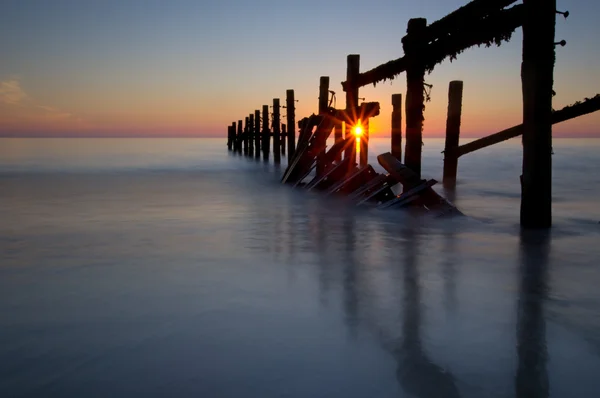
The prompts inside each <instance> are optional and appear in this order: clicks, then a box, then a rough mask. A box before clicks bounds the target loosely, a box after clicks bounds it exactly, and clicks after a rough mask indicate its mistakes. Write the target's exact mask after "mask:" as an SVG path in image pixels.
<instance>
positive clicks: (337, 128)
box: [333, 120, 344, 162]
mask: <svg viewBox="0 0 600 398" xmlns="http://www.w3.org/2000/svg"><path fill="white" fill-rule="evenodd" d="M343 133H344V132H343V122H342V121H341V120H338V121H336V122H335V125H334V126H333V137H334V143H335V144H337V143H338V142H340V141H343V140H344V136H343ZM335 161H336V162H341V161H342V153H341V152H340V153H339V155H337V156H336V158H335Z"/></svg>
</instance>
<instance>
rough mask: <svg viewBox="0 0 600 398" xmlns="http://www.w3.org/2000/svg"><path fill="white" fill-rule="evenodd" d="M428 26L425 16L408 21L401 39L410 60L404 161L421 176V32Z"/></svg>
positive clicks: (423, 78)
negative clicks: (404, 34) (405, 33)
mask: <svg viewBox="0 0 600 398" xmlns="http://www.w3.org/2000/svg"><path fill="white" fill-rule="evenodd" d="M426 26H427V20H426V19H425V18H414V19H411V20H409V21H408V27H407V30H406V32H407V35H406V36H405V37H404V39H402V46H403V47H404V53H405V54H406V57H407V59H408V60H409V65H408V68H407V70H406V149H405V151H404V153H405V163H406V166H407V167H408V168H410V169H411V170H412V171H414V172H415V173H416V174H417V176H418V177H419V178H421V153H422V146H423V119H424V116H423V111H424V108H425V96H424V93H423V90H424V85H423V84H424V81H425V66H424V65H423V61H422V54H423V45H424V43H423V40H422V32H423V31H424V30H425V28H426Z"/></svg>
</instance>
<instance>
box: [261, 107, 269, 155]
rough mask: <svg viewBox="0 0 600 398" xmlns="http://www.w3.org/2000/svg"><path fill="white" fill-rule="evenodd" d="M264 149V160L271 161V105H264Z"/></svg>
mask: <svg viewBox="0 0 600 398" xmlns="http://www.w3.org/2000/svg"><path fill="white" fill-rule="evenodd" d="M261 146H262V149H263V159H264V160H269V151H270V150H271V132H270V131H269V105H263V109H262V145H261Z"/></svg>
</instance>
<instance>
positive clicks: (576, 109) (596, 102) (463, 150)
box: [454, 95, 600, 157]
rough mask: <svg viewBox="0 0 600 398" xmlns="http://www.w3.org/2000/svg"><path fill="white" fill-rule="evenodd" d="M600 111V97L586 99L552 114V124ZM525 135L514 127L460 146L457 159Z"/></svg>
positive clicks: (519, 126) (521, 128)
mask: <svg viewBox="0 0 600 398" xmlns="http://www.w3.org/2000/svg"><path fill="white" fill-rule="evenodd" d="M597 111H600V95H596V96H595V97H593V98H589V99H586V100H585V101H583V102H577V103H575V104H573V105H569V106H567V107H564V108H563V109H561V110H559V111H556V112H553V113H552V124H558V123H562V122H565V121H567V120H571V119H575V118H577V117H580V116H584V115H587V114H590V113H593V112H597ZM521 134H523V125H522V124H519V125H518V126H513V127H511V128H508V129H506V130H502V131H500V132H498V133H495V134H491V135H488V136H487V137H483V138H479V139H477V140H475V141H471V142H469V143H468V144H463V145H460V146H459V147H457V148H455V149H454V152H455V154H456V156H457V157H461V156H464V155H466V154H468V153H471V152H475V151H477V150H479V149H483V148H486V147H488V146H491V145H495V144H498V143H500V142H502V141H506V140H509V139H511V138H515V137H518V136H520V135H521Z"/></svg>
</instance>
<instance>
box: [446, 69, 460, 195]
mask: <svg viewBox="0 0 600 398" xmlns="http://www.w3.org/2000/svg"><path fill="white" fill-rule="evenodd" d="M462 96H463V82H462V81H459V80H456V81H452V82H450V86H449V88H448V117H447V119H446V145H445V148H444V187H445V188H454V187H455V186H456V174H457V171H458V154H457V152H456V148H458V143H459V139H460V120H461V114H462Z"/></svg>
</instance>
